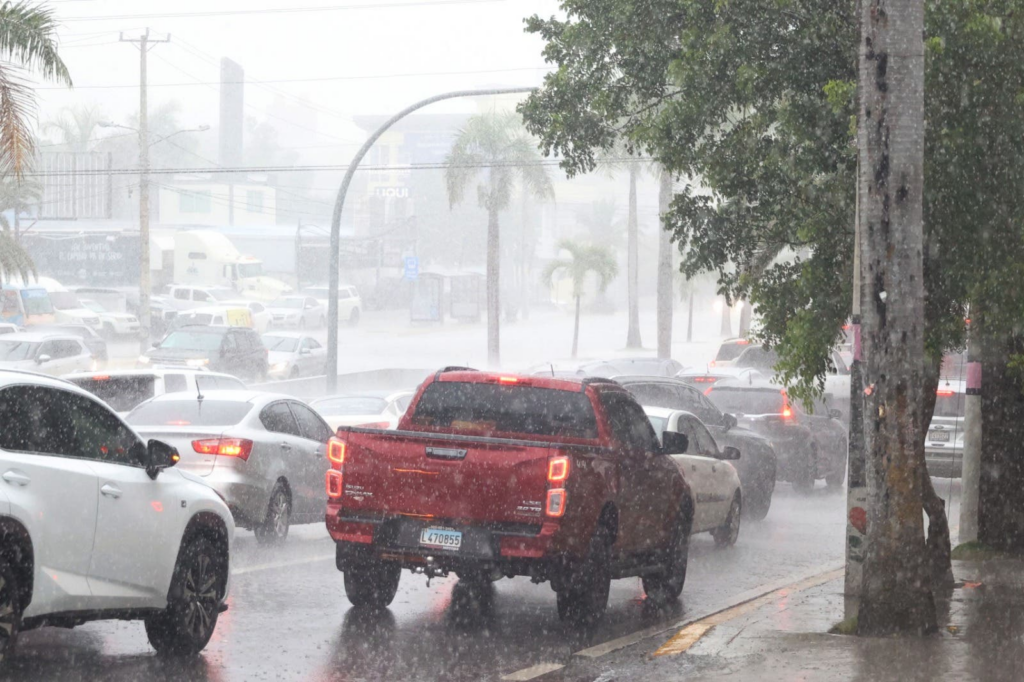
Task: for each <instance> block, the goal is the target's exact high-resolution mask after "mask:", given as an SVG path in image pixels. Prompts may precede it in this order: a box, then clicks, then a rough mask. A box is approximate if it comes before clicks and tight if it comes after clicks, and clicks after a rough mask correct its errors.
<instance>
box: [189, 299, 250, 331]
mask: <svg viewBox="0 0 1024 682" xmlns="http://www.w3.org/2000/svg"><path fill="white" fill-rule="evenodd" d="M191 324H200V325H210V326H214V327H251V328H252V329H257V327H256V323H255V321H254V320H253V317H252V313H251V312H250V311H249V307H248V305H246V304H244V303H243V304H242V305H236V304H233V303H225V304H223V305H208V306H203V307H202V308H193V309H192V310H182V311H180V312H179V313H178V317H177V319H176V320H175V325H176V326H178V327H185V326H188V325H191ZM257 333H258V330H257Z"/></svg>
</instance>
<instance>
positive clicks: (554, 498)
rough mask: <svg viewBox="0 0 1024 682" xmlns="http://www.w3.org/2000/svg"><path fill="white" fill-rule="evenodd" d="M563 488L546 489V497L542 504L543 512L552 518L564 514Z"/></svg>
mask: <svg viewBox="0 0 1024 682" xmlns="http://www.w3.org/2000/svg"><path fill="white" fill-rule="evenodd" d="M565 500H566V493H565V488H554V489H553V490H549V491H548V499H547V502H546V503H545V505H544V511H545V513H546V514H547V515H548V516H550V517H552V518H556V519H557V518H560V517H562V516H563V515H565Z"/></svg>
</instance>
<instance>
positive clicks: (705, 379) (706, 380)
mask: <svg viewBox="0 0 1024 682" xmlns="http://www.w3.org/2000/svg"><path fill="white" fill-rule="evenodd" d="M693 380H694V381H695V382H697V383H698V384H713V383H715V382H716V381H718V377H694V379H693Z"/></svg>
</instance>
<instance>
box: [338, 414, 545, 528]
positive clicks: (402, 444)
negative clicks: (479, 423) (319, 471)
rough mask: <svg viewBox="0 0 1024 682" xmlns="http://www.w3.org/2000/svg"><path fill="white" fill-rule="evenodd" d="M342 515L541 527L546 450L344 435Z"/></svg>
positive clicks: (482, 441)
mask: <svg viewBox="0 0 1024 682" xmlns="http://www.w3.org/2000/svg"><path fill="white" fill-rule="evenodd" d="M339 436H340V437H341V439H342V440H343V441H345V443H346V454H345V464H344V469H343V471H344V495H343V496H342V499H341V504H342V508H343V509H344V511H345V512H346V513H349V512H355V513H357V514H365V513H372V512H377V513H381V514H384V515H388V516H390V515H402V516H409V517H414V518H424V519H430V518H433V519H438V520H449V521H454V522H458V523H468V524H472V523H473V522H474V521H481V520H486V521H487V522H488V523H499V524H500V523H510V524H516V523H527V524H539V523H541V521H542V519H543V505H544V497H545V495H546V492H547V472H548V456H549V454H550V447H549V446H548V445H546V444H541V443H530V442H529V441H517V440H506V439H496V438H479V439H477V438H468V437H462V438H452V437H451V436H433V435H426V434H422V433H415V432H403V431H377V432H369V431H345V430H344V429H342V430H341V432H340V433H339Z"/></svg>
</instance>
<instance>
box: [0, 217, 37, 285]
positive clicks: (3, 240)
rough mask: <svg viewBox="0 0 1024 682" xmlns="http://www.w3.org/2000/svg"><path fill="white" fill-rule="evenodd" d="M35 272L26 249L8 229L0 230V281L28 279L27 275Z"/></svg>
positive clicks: (33, 274)
mask: <svg viewBox="0 0 1024 682" xmlns="http://www.w3.org/2000/svg"><path fill="white" fill-rule="evenodd" d="M35 274H36V266H35V264H34V263H33V262H32V257H31V256H29V255H28V251H26V250H25V249H24V247H22V246H21V244H19V243H18V242H16V241H15V240H14V237H13V236H12V235H11V233H10V232H9V231H8V230H0V281H4V282H6V281H8V280H11V279H21V280H22V281H28V278H29V275H32V276H35Z"/></svg>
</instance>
